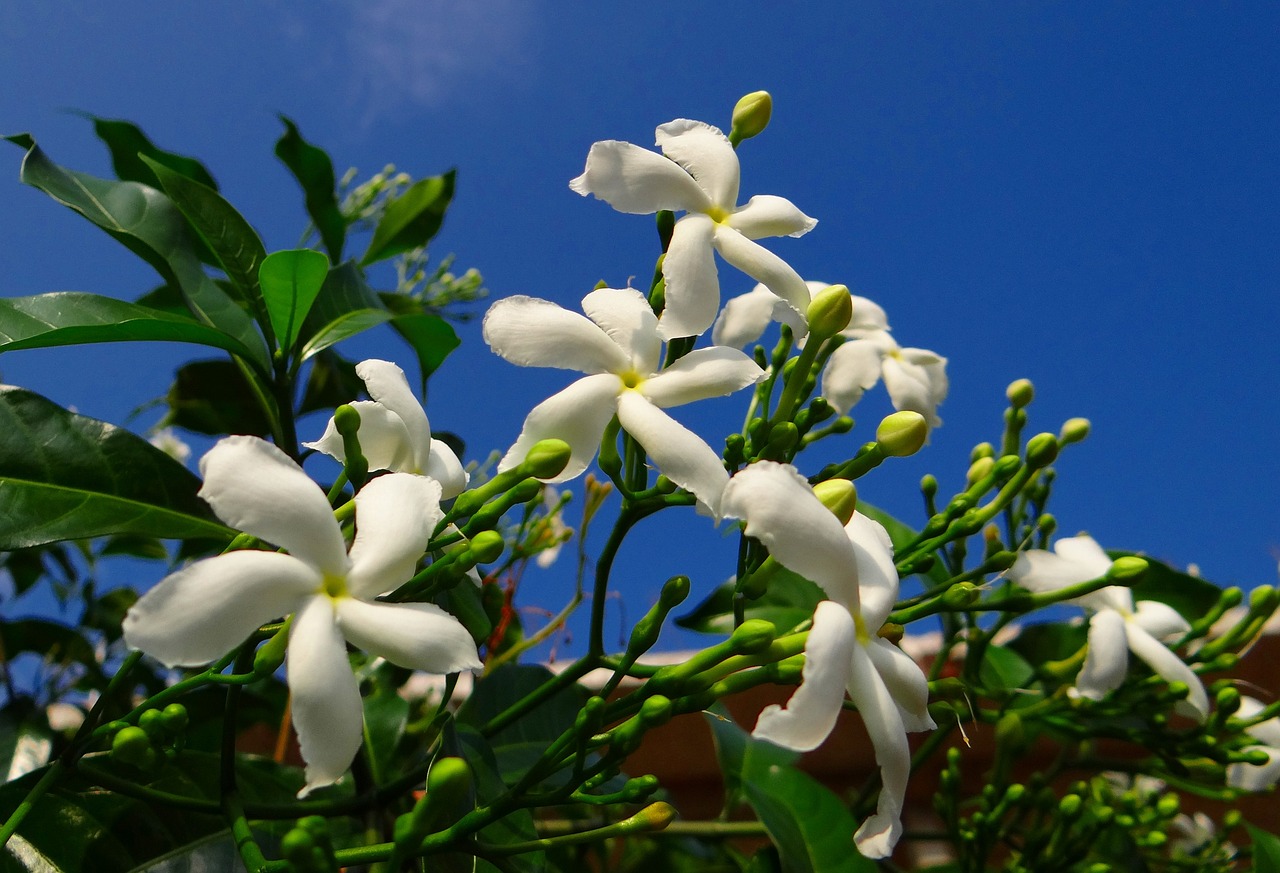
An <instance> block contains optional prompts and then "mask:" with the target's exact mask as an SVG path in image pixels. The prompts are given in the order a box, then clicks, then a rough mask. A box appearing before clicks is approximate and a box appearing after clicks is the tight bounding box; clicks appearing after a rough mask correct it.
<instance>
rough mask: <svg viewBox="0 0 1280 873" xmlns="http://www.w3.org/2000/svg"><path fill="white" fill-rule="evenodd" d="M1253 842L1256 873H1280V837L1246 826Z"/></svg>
mask: <svg viewBox="0 0 1280 873" xmlns="http://www.w3.org/2000/svg"><path fill="white" fill-rule="evenodd" d="M1245 827H1246V828H1247V829H1248V831H1249V839H1250V840H1252V841H1253V846H1252V849H1253V870H1254V873H1280V837H1277V836H1276V835H1275V834H1272V833H1269V832H1267V831H1264V830H1263V829H1262V828H1259V827H1254V826H1253V825H1245Z"/></svg>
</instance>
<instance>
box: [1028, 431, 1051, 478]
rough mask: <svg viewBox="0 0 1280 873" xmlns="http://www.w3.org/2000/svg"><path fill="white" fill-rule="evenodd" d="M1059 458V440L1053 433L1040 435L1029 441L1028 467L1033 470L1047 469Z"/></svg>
mask: <svg viewBox="0 0 1280 873" xmlns="http://www.w3.org/2000/svg"><path fill="white" fill-rule="evenodd" d="M1057 458H1058V438H1057V437H1055V436H1054V435H1053V434H1051V433H1038V434H1036V435H1035V436H1033V437H1032V438H1031V439H1029V440H1027V466H1029V467H1031V469H1033V470H1039V469H1040V468H1042V467H1047V466H1049V465H1050V464H1052V463H1053V462H1054V461H1055V460H1057Z"/></svg>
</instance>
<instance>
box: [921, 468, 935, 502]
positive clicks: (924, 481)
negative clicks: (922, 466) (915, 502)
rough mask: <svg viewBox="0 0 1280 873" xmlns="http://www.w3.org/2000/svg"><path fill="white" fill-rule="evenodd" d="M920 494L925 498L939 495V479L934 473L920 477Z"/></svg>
mask: <svg viewBox="0 0 1280 873" xmlns="http://www.w3.org/2000/svg"><path fill="white" fill-rule="evenodd" d="M920 492H921V493H922V494H924V496H925V497H933V496H934V495H935V494H937V493H938V477H937V476H935V475H933V474H932V473H925V474H924V476H922V477H920Z"/></svg>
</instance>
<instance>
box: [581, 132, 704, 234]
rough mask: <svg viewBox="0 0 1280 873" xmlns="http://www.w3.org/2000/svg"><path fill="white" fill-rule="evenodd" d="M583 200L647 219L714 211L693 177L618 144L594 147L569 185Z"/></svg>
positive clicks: (651, 154)
mask: <svg viewBox="0 0 1280 873" xmlns="http://www.w3.org/2000/svg"><path fill="white" fill-rule="evenodd" d="M569 187H570V188H571V189H573V190H574V191H577V192H578V193H579V194H581V195H582V196H584V197H585V196H586V195H588V194H594V195H596V196H597V197H599V198H600V199H601V200H603V201H605V202H606V203H608V204H609V205H610V206H612V207H613V208H614V209H616V210H618V211H619V212H629V213H632V214H636V215H647V214H648V213H650V212H657V211H658V210H659V209H671V210H677V211H678V210H681V209H684V210H690V211H693V210H697V211H702V210H705V209H710V208H711V205H712V204H711V198H710V197H708V196H707V192H706V191H704V190H703V189H702V187H701V186H699V185H698V183H697V182H695V181H694V179H693V177H692V176H690V175H689V174H688V173H686V172H685V171H684V170H682V169H680V167H679V165H677V164H675V163H672V162H671V161H670V160H668V159H667V158H664V157H663V156H662V155H659V154H657V153H655V152H651V151H649V150H648V149H642V148H640V146H638V145H634V144H632V143H629V142H619V141H618V140H614V139H611V140H603V141H601V142H597V143H594V144H593V145H592V146H591V151H589V152H587V167H586V169H585V170H583V172H582V175H581V176H578V177H577V178H576V179H574V180H573V181H571V182H570V183H569Z"/></svg>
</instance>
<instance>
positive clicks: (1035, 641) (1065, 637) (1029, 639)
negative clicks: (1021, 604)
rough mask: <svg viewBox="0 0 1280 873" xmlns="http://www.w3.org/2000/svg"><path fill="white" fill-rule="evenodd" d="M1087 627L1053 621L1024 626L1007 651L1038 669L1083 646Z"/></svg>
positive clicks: (1086, 637) (1086, 635) (1066, 656)
mask: <svg viewBox="0 0 1280 873" xmlns="http://www.w3.org/2000/svg"><path fill="white" fill-rule="evenodd" d="M1087 639H1088V627H1087V626H1086V625H1084V624H1064V623H1062V622H1052V623H1044V624H1029V625H1025V626H1023V628H1022V630H1020V631H1019V632H1018V635H1017V636H1016V637H1014V638H1013V639H1012V640H1010V641H1009V644H1008V646H1007V647H1006V648H1008V649H1009V650H1010V651H1012V652H1014V653H1016V654H1018V655H1021V656H1022V658H1023V659H1025V660H1026V661H1027V662H1028V663H1030V664H1032V665H1034V666H1039V665H1041V664H1044V663H1045V662H1046V661H1062V660H1065V659H1067V658H1070V657H1071V656H1072V655H1074V654H1075V653H1076V652H1078V651H1080V649H1081V648H1082V647H1083V646H1084V644H1085V642H1086V641H1087Z"/></svg>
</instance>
